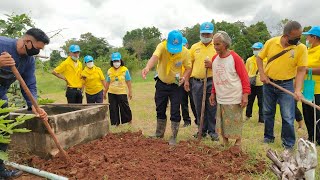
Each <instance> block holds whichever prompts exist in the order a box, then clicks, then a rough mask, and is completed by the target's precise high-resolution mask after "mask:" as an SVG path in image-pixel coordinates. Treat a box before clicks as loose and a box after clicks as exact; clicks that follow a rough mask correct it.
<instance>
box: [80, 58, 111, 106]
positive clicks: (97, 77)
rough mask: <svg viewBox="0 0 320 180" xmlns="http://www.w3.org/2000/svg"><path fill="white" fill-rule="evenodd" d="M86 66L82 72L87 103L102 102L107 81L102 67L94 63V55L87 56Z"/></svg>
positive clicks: (85, 59)
mask: <svg viewBox="0 0 320 180" xmlns="http://www.w3.org/2000/svg"><path fill="white" fill-rule="evenodd" d="M84 62H85V64H86V67H85V68H84V70H83V71H82V73H81V78H82V81H83V87H84V88H85V91H86V98H87V103H102V102H103V89H104V88H105V89H106V82H105V78H104V75H103V73H102V71H101V69H100V68H99V67H97V66H95V65H94V63H93V57H92V56H88V55H87V56H85V57H84Z"/></svg>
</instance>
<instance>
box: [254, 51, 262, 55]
mask: <svg viewBox="0 0 320 180" xmlns="http://www.w3.org/2000/svg"><path fill="white" fill-rule="evenodd" d="M260 51H261V50H253V54H254V55H255V56H258V54H259V52H260Z"/></svg>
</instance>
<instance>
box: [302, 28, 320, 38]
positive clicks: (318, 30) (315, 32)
mask: <svg viewBox="0 0 320 180" xmlns="http://www.w3.org/2000/svg"><path fill="white" fill-rule="evenodd" d="M302 34H304V35H314V36H317V37H319V38H320V26H313V27H312V28H311V29H310V30H309V31H308V32H304V33H302Z"/></svg>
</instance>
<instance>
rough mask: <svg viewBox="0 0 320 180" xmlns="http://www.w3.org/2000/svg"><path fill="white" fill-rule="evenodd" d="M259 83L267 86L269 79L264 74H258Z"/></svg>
mask: <svg viewBox="0 0 320 180" xmlns="http://www.w3.org/2000/svg"><path fill="white" fill-rule="evenodd" d="M260 81H261V82H263V83H265V84H269V82H270V79H269V78H268V76H267V75H266V74H265V73H261V74H260Z"/></svg>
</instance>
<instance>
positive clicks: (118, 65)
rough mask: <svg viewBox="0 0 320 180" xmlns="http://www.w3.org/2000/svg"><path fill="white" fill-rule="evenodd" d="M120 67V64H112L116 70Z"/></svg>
mask: <svg viewBox="0 0 320 180" xmlns="http://www.w3.org/2000/svg"><path fill="white" fill-rule="evenodd" d="M120 65H121V62H114V63H113V66H114V67H115V68H116V69H117V68H119V67H120Z"/></svg>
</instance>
